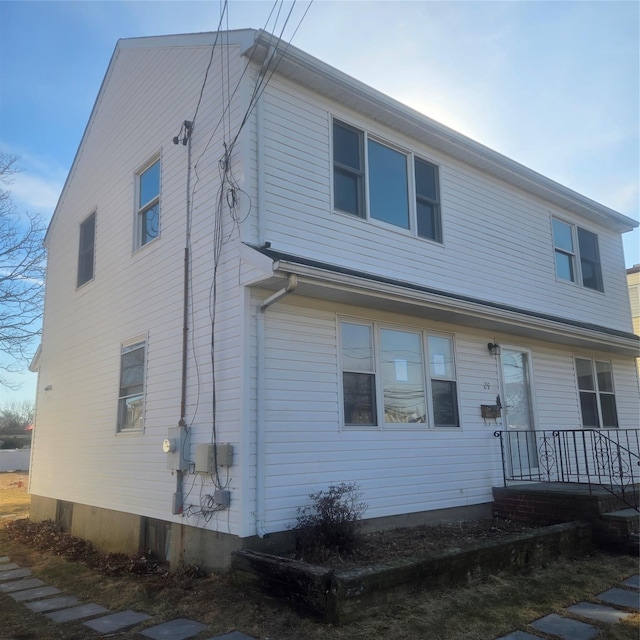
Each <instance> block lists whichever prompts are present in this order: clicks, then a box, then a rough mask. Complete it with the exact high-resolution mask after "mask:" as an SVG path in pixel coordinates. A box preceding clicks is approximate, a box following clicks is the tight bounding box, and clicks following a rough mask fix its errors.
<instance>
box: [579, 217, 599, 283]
mask: <svg viewBox="0 0 640 640" xmlns="http://www.w3.org/2000/svg"><path fill="white" fill-rule="evenodd" d="M578 250H579V251H580V269H581V272H582V273H581V275H582V285H583V286H584V287H587V288H589V289H595V290H596V291H603V286H602V268H601V266H600V252H599V250H598V236H597V235H596V234H595V233H591V231H587V230H586V229H581V228H580V227H578Z"/></svg>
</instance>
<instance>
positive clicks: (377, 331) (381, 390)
mask: <svg viewBox="0 0 640 640" xmlns="http://www.w3.org/2000/svg"><path fill="white" fill-rule="evenodd" d="M340 338H341V353H342V396H343V408H344V423H345V426H358V425H360V426H378V425H383V426H387V427H392V426H394V425H395V426H400V425H420V424H423V425H428V426H433V427H458V426H459V425H460V421H459V419H458V395H457V387H456V373H455V362H454V346H453V338H452V337H451V336H440V335H433V334H430V333H426V332H424V331H420V330H411V329H398V328H391V327H379V326H378V325H377V324H376V323H366V322H355V321H353V322H352V321H346V320H345V321H341V322H340Z"/></svg>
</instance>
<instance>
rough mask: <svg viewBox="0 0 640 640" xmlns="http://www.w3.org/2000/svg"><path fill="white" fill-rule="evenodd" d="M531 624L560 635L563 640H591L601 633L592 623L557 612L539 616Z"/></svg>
mask: <svg viewBox="0 0 640 640" xmlns="http://www.w3.org/2000/svg"><path fill="white" fill-rule="evenodd" d="M531 626H532V627H533V628H534V629H537V630H538V631H542V632H543V633H548V634H550V635H554V636H558V637H559V638H562V639H563V640H591V638H595V637H596V636H597V635H598V633H599V631H598V629H596V628H595V627H593V626H591V625H590V624H586V623H584V622H578V621H577V620H571V619H570V618H563V617H562V616H559V615H558V614H557V613H552V614H550V615H548V616H545V617H544V618H539V619H538V620H535V621H534V622H532V623H531Z"/></svg>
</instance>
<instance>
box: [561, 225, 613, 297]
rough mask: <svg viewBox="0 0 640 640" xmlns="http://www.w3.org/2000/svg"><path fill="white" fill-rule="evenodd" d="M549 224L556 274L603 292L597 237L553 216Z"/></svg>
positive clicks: (562, 278) (563, 278)
mask: <svg viewBox="0 0 640 640" xmlns="http://www.w3.org/2000/svg"><path fill="white" fill-rule="evenodd" d="M552 223H553V246H554V251H555V259H556V275H557V277H558V278H559V279H560V280H566V281H567V282H576V283H578V284H582V286H583V287H587V288H588V289H595V290H596V291H604V286H603V283H602V268H601V266H600V251H599V249H598V236H597V235H596V234H595V233H591V231H587V230H586V229H582V228H581V227H577V226H576V225H573V224H569V223H568V222H564V221H562V220H558V219H557V218H553V220H552ZM578 265H579V268H578Z"/></svg>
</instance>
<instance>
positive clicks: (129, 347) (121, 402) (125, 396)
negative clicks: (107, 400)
mask: <svg viewBox="0 0 640 640" xmlns="http://www.w3.org/2000/svg"><path fill="white" fill-rule="evenodd" d="M148 345H149V341H148V337H147V336H138V337H137V338H133V339H131V340H127V341H126V342H123V343H122V344H121V345H120V357H119V360H118V362H119V367H118V410H117V419H116V425H117V427H116V431H117V433H140V432H142V431H144V414H145V408H146V392H147V361H148ZM139 348H142V349H144V359H143V364H142V382H141V385H140V386H141V387H142V389H141V390H140V391H137V392H136V393H123V379H122V373H123V363H124V356H125V355H126V354H127V353H131V352H132V351H135V350H136V349H139ZM137 397H139V398H140V400H141V408H140V416H139V420H137V421H139V424H138V426H133V427H130V426H127V425H125V424H123V420H122V416H123V410H124V407H125V403H126V402H127V401H128V400H130V399H131V398H137Z"/></svg>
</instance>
